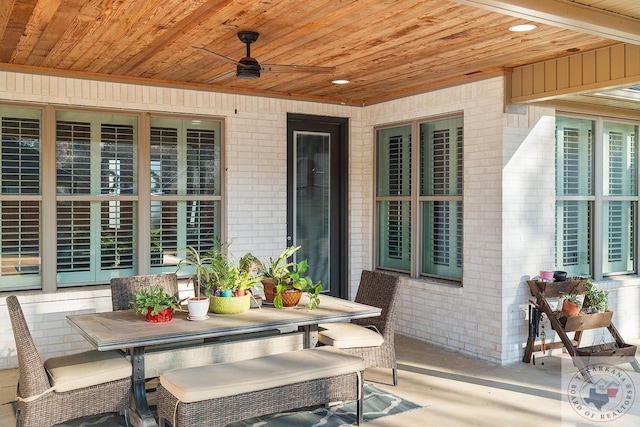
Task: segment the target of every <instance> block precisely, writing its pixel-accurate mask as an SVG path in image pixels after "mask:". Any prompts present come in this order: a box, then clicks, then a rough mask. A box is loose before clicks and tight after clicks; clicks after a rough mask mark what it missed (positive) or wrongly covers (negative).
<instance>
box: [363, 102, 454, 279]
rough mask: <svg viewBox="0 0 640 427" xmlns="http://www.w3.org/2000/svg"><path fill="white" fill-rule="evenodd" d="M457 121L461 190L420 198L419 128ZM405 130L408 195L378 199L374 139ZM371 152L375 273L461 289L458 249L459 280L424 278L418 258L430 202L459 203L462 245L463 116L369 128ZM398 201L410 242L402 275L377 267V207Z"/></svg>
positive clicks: (376, 159) (433, 275)
mask: <svg viewBox="0 0 640 427" xmlns="http://www.w3.org/2000/svg"><path fill="white" fill-rule="evenodd" d="M452 119H455V120H460V122H461V128H462V141H461V150H462V153H461V155H460V160H461V164H460V165H459V169H460V174H459V176H460V180H461V186H460V194H457V195H450V194H446V195H433V194H432V195H422V194H421V185H420V184H421V182H420V181H421V173H420V162H421V158H420V149H421V145H422V141H421V134H420V131H421V129H420V128H421V125H422V124H429V123H434V122H439V121H445V120H452ZM406 126H410V132H411V133H410V137H411V163H410V168H411V187H410V188H411V189H410V194H409V195H408V196H397V197H394V196H390V195H385V196H379V195H378V177H379V174H380V171H379V170H378V165H379V163H378V162H379V159H378V156H379V154H380V153H379V152H378V147H379V141H378V135H379V131H381V130H390V129H394V128H401V127H406ZM415 135H418V136H419V137H418V139H417V140H416V138H415ZM373 141H374V144H373V152H374V156H373V159H374V160H373V163H374V166H373V177H372V179H373V187H374V188H373V204H372V206H373V236H374V244H373V247H374V267H375V268H376V269H380V270H388V271H394V272H398V273H401V274H408V275H409V276H410V277H412V278H419V279H424V280H430V281H434V282H436V283H443V284H448V285H454V286H459V287H461V286H462V281H463V273H464V272H463V270H464V260H463V258H462V255H461V254H462V248H460V265H461V267H460V277H459V278H456V277H451V276H442V275H437V274H427V273H424V272H422V270H423V265H422V258H423V250H422V248H423V247H424V245H423V243H424V238H425V234H424V226H425V224H424V222H423V213H424V212H423V206H424V204H425V203H431V202H434V201H438V202H459V203H460V204H461V214H460V215H461V217H460V222H461V224H460V227H459V232H460V233H461V234H460V242H461V244H462V245H464V236H463V234H462V233H463V231H462V230H463V228H464V227H463V226H464V223H463V221H464V113H463V112H452V113H448V114H444V115H437V116H432V117H426V118H425V117H423V118H418V119H413V120H409V121H403V122H395V123H389V124H383V125H378V126H375V127H374V128H373ZM392 200H393V201H400V202H409V204H410V207H409V210H410V224H409V225H410V232H409V234H410V238H411V243H410V255H409V256H410V262H409V265H410V270H409V271H405V270H402V269H397V268H391V267H385V266H381V265H380V250H381V243H380V238H381V236H380V227H381V224H380V214H379V206H380V203H381V202H387V201H392Z"/></svg>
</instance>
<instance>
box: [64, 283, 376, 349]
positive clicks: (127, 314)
mask: <svg viewBox="0 0 640 427" xmlns="http://www.w3.org/2000/svg"><path fill="white" fill-rule="evenodd" d="M320 301H321V302H320V306H318V308H316V309H315V310H307V309H306V308H304V304H305V303H306V295H305V296H303V298H302V300H301V301H300V303H299V304H298V306H296V307H293V308H285V309H282V310H278V309H276V308H274V307H273V306H269V305H263V306H262V308H252V309H249V310H248V311H246V312H244V313H239V314H213V313H209V318H208V319H206V320H193V321H192V320H188V318H187V315H188V313H187V312H186V311H185V312H175V313H174V315H173V320H171V321H170V322H165V323H151V322H147V321H146V320H145V317H144V316H138V315H134V314H133V311H132V310H121V311H110V312H104V313H91V314H78V315H71V316H67V319H68V321H69V323H70V324H71V326H73V327H74V328H75V329H76V330H77V331H78V332H80V333H81V334H82V335H83V336H84V338H85V339H87V340H88V341H89V342H90V343H91V344H92V345H93V346H94V347H95V348H96V349H98V350H101V351H102V350H114V349H120V348H131V347H143V346H148V345H156V344H167V343H174V342H181V341H188V340H193V339H197V338H211V337H221V336H228V335H237V334H246V333H250V332H259V331H266V330H272V329H278V328H285V327H286V328H289V327H299V326H308V325H317V324H319V323H332V322H347V321H349V320H351V319H358V318H365V317H375V316H379V315H380V312H381V311H380V309H379V308H376V307H371V306H368V305H363V304H358V303H355V302H353V301H348V300H344V299H340V298H335V297H331V296H328V295H320Z"/></svg>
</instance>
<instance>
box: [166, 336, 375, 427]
mask: <svg viewBox="0 0 640 427" xmlns="http://www.w3.org/2000/svg"><path fill="white" fill-rule="evenodd" d="M364 368H365V361H364V360H363V359H362V358H360V357H359V356H353V355H350V354H348V353H346V352H343V351H342V350H339V349H335V348H333V347H330V346H326V347H319V348H310V349H304V350H298V351H288V352H284V353H279V354H274V355H269V356H264V357H259V358H256V359H249V360H245V361H238V362H229V363H220V364H214V365H207V366H199V367H193V368H182V369H174V370H170V371H167V372H164V373H162V374H161V375H160V384H158V387H157V400H158V418H159V424H160V427H164V426H166V422H167V421H169V422H171V424H172V425H173V426H174V427H180V426H189V427H192V426H225V425H227V424H229V423H232V422H235V421H241V420H244V419H248V418H252V417H257V416H261V415H267V414H271V413H277V412H282V411H287V410H291V409H298V408H303V407H307V406H313V405H321V404H327V403H329V402H337V401H353V400H357V405H356V406H357V424H358V425H360V424H361V423H362V371H363V370H364Z"/></svg>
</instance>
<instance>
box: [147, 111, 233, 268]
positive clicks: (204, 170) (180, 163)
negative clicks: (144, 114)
mask: <svg viewBox="0 0 640 427" xmlns="http://www.w3.org/2000/svg"><path fill="white" fill-rule="evenodd" d="M221 165H222V162H221V148H220V123H218V122H213V121H204V120H180V119H171V118H159V117H158V118H152V119H151V177H150V178H151V264H152V267H153V269H154V270H155V271H161V270H162V269H164V270H166V271H172V272H173V271H175V269H176V265H177V263H178V261H179V259H180V258H183V257H184V255H185V254H184V250H185V248H186V247H187V246H191V247H193V248H194V249H196V251H198V252H199V253H204V252H206V251H207V250H209V249H211V248H212V247H213V246H214V245H216V243H217V242H218V241H219V237H220V236H219V229H220V208H221V207H220V203H221V195H220V189H221V182H220V181H221ZM167 267H170V268H168V269H167Z"/></svg>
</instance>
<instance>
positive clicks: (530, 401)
mask: <svg viewBox="0 0 640 427" xmlns="http://www.w3.org/2000/svg"><path fill="white" fill-rule="evenodd" d="M630 343H632V344H636V345H638V344H640V341H638V340H635V341H634V340H630ZM396 353H397V357H398V363H399V372H398V382H399V384H398V386H397V387H393V386H392V385H391V372H390V370H388V369H369V370H367V371H366V372H365V380H367V381H369V382H371V383H372V384H374V385H375V386H376V387H378V388H380V389H383V390H387V391H390V392H392V393H395V394H397V395H399V396H401V397H403V398H405V399H408V400H411V401H413V402H414V403H417V404H419V405H421V406H423V407H422V408H420V409H417V410H414V411H411V412H406V413H403V414H399V415H395V416H391V417H386V418H381V419H378V420H375V421H372V422H369V423H366V426H371V427H374V426H397V427H409V426H420V427H421V426H447V427H455V426H465V427H466V426H523V427H524V426H532V427H534V426H535V427H540V426H544V427H552V426H563V427H564V426H588V425H594V426H597V425H606V426H607V427H609V426H638V425H640V397H638V396H636V394H635V393H636V390H637V391H638V392H640V373H636V372H633V370H632V369H631V366H630V365H629V364H628V363H625V364H621V365H618V366H617V367H616V371H617V373H618V374H619V375H623V380H624V381H623V382H624V383H625V384H627V385H631V386H632V388H628V389H627V391H626V392H625V393H626V394H627V395H628V396H627V397H630V398H631V401H629V402H628V407H620V406H619V407H617V408H615V410H616V411H618V414H617V415H614V416H613V421H606V422H604V421H603V420H597V419H596V418H598V417H599V418H602V417H603V416H606V414H607V413H606V411H604V409H603V411H597V410H594V408H589V407H588V406H586V407H580V406H579V404H572V403H570V402H568V401H567V400H566V397H564V398H563V395H564V396H566V393H567V390H569V386H571V385H572V384H574V378H579V377H577V376H576V372H577V370H576V369H575V368H574V367H573V365H572V363H571V358H570V357H569V356H568V355H567V354H565V353H562V352H560V351H556V352H555V353H554V355H553V356H549V355H548V356H546V357H544V358H541V357H540V355H539V354H538V357H537V358H536V362H537V363H536V364H535V365H533V364H526V363H521V362H518V363H514V364H511V365H507V366H499V365H495V364H491V363H488V362H485V361H482V360H479V359H475V358H471V357H467V356H464V355H461V354H459V353H456V352H452V351H449V350H445V349H442V348H440V347H438V346H435V345H431V344H427V343H423V342H420V341H416V340H413V339H410V338H407V337H404V336H401V335H397V336H396ZM542 362H544V364H543V363H542ZM596 378H598V377H596ZM607 378H608V377H607ZM17 379H18V373H17V369H8V370H1V371H0V403H1V404H2V405H0V427H9V426H14V425H15V417H14V416H13V412H12V410H11V406H10V405H8V404H5V403H6V402H10V401H11V400H13V398H14V396H15V387H16V383H17ZM619 400H620V399H619ZM613 401H614V399H612V400H611V402H613ZM620 405H623V401H622V400H620ZM589 406H590V405H589ZM603 408H604V407H603ZM611 412H612V413H613V410H612V411H611ZM590 416H593V417H595V418H589V417H590ZM594 419H596V420H595V421H593V420H594Z"/></svg>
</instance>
